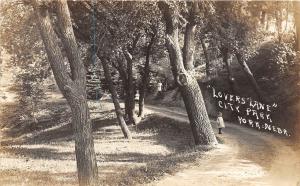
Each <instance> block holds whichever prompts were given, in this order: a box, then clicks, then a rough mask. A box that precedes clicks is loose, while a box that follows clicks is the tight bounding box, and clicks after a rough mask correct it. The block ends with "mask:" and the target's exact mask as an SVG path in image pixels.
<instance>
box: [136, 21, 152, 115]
mask: <svg viewBox="0 0 300 186" xmlns="http://www.w3.org/2000/svg"><path fill="white" fill-rule="evenodd" d="M151 28H152V29H151V31H148V34H149V35H150V41H149V43H148V44H147V47H146V61H145V65H144V68H143V70H142V81H141V84H140V89H139V90H140V91H139V94H140V97H139V114H138V116H139V117H142V116H143V115H144V103H145V96H146V91H147V88H148V86H149V83H150V55H151V50H152V47H153V44H154V42H155V38H156V35H157V29H156V27H155V25H152V27H151Z"/></svg>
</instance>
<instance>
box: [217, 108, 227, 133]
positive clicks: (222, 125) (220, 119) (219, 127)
mask: <svg viewBox="0 0 300 186" xmlns="http://www.w3.org/2000/svg"><path fill="white" fill-rule="evenodd" d="M217 123H218V129H219V134H222V128H225V123H224V120H223V117H222V112H218V117H217Z"/></svg>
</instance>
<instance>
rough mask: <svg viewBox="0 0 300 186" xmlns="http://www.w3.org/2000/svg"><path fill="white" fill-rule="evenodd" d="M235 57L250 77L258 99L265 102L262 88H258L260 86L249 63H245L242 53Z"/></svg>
mask: <svg viewBox="0 0 300 186" xmlns="http://www.w3.org/2000/svg"><path fill="white" fill-rule="evenodd" d="M235 55H236V58H237V61H238V63H239V64H240V65H241V67H242V69H243V71H244V72H245V73H246V75H247V76H248V79H249V81H250V82H251V85H252V87H253V88H254V91H255V92H256V94H257V97H258V99H259V100H260V101H263V100H264V98H263V95H262V92H261V90H260V88H259V86H258V84H257V82H256V80H255V78H254V76H253V74H252V72H251V70H250V68H249V67H248V65H247V63H246V62H245V60H243V58H242V55H241V54H240V53H238V52H237V53H236V54H235Z"/></svg>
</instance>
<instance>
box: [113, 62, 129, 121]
mask: <svg viewBox="0 0 300 186" xmlns="http://www.w3.org/2000/svg"><path fill="white" fill-rule="evenodd" d="M117 63H118V65H115V67H116V69H117V70H118V72H119V75H120V77H121V79H122V84H123V91H124V105H125V117H126V118H127V119H128V118H129V117H128V116H129V107H130V106H129V96H128V95H129V94H130V93H129V89H128V75H127V72H126V66H125V65H124V63H123V61H122V60H120V59H118V60H117Z"/></svg>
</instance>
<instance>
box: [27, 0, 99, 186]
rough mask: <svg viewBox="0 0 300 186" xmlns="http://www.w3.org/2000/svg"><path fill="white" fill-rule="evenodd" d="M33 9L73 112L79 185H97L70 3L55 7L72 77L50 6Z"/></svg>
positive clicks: (63, 0) (37, 3) (83, 76)
mask: <svg viewBox="0 0 300 186" xmlns="http://www.w3.org/2000/svg"><path fill="white" fill-rule="evenodd" d="M32 5H33V7H34V11H35V13H36V16H37V18H38V24H39V28H40V33H41V36H42V40H43V43H44V45H45V49H46V52H47V56H48V60H49V63H50V65H51V68H52V71H53V74H54V77H55V80H56V83H57V85H58V87H59V89H60V90H61V92H62V94H63V95H64V97H65V98H66V99H67V101H68V103H69V105H70V107H71V110H72V123H73V128H74V137H75V153H76V161H77V171H78V180H79V185H82V186H86V185H97V176H98V171H97V164H96V156H95V151H94V142H93V136H92V126H91V119H90V114H89V109H88V105H87V98H86V97H87V96H86V71H85V67H84V64H83V62H82V60H81V58H80V52H79V50H78V46H77V43H76V40H75V36H74V33H73V28H72V22H71V18H70V13H69V9H68V5H67V1H66V0H59V1H57V2H55V4H54V5H55V9H56V15H57V21H58V25H59V28H60V34H61V40H62V43H63V46H64V49H65V51H66V54H67V58H68V65H69V67H70V75H69V71H68V67H67V66H66V65H65V60H64V56H63V54H62V51H61V48H60V47H59V45H58V42H57V41H58V37H57V35H56V33H55V31H54V29H53V26H52V21H51V19H50V16H49V12H48V8H49V7H48V6H49V4H48V2H45V1H38V0H35V1H33V2H32Z"/></svg>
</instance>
